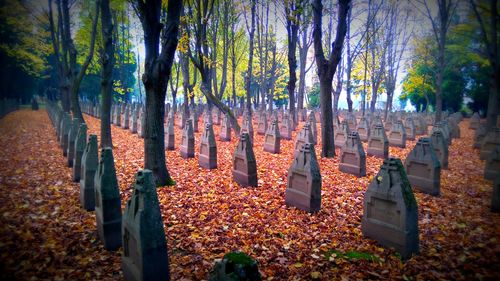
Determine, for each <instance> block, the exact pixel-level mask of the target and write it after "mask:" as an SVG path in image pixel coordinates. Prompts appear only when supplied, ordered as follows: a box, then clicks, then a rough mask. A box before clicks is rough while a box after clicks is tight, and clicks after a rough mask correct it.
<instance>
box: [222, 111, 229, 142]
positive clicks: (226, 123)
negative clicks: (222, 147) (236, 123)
mask: <svg viewBox="0 0 500 281" xmlns="http://www.w3.org/2000/svg"><path fill="white" fill-rule="evenodd" d="M219 140H221V141H231V120H230V119H229V116H228V115H227V114H224V118H223V120H222V126H221V128H220V134H219Z"/></svg>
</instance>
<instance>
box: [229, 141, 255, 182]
mask: <svg viewBox="0 0 500 281" xmlns="http://www.w3.org/2000/svg"><path fill="white" fill-rule="evenodd" d="M232 172H233V179H234V181H236V182H237V183H238V184H240V185H241V186H254V187H256V186H257V162H256V161H255V155H254V153H253V148H252V142H251V141H250V137H249V135H248V133H242V134H241V136H240V141H239V142H238V145H237V146H236V151H235V152H234V155H233V171H232Z"/></svg>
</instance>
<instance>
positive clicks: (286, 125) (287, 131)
mask: <svg viewBox="0 0 500 281" xmlns="http://www.w3.org/2000/svg"><path fill="white" fill-rule="evenodd" d="M292 123H293V121H292V118H291V117H290V115H289V114H288V113H285V114H284V116H283V121H282V122H281V125H280V126H279V129H280V136H281V138H283V139H285V140H291V139H292V129H293V128H292V127H293V124H292Z"/></svg>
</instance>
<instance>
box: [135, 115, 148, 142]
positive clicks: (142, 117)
mask: <svg viewBox="0 0 500 281" xmlns="http://www.w3.org/2000/svg"><path fill="white" fill-rule="evenodd" d="M140 113H141V114H140V115H139V116H140V120H141V122H140V124H141V125H140V126H137V134H138V135H139V137H140V138H144V137H145V136H146V114H145V112H144V110H143V109H142V108H141V111H140Z"/></svg>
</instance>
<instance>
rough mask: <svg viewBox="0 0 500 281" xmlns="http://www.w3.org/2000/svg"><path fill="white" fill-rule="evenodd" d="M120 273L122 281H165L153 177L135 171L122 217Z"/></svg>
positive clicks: (163, 247) (162, 238)
mask: <svg viewBox="0 0 500 281" xmlns="http://www.w3.org/2000/svg"><path fill="white" fill-rule="evenodd" d="M122 238H123V254H122V270H123V277H124V279H125V280H126V281H139V280H140V281H153V280H169V279H170V272H169V264H168V253H167V240H166V238H165V231H164V228H163V219H162V216H161V212H160V204H159V201H158V196H157V194H156V186H155V183H154V180H153V174H152V172H151V171H150V170H143V171H139V172H138V173H137V176H136V181H135V184H134V187H133V193H132V196H131V198H130V199H129V201H128V202H127V205H126V206H125V212H124V213H123V231H122Z"/></svg>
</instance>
